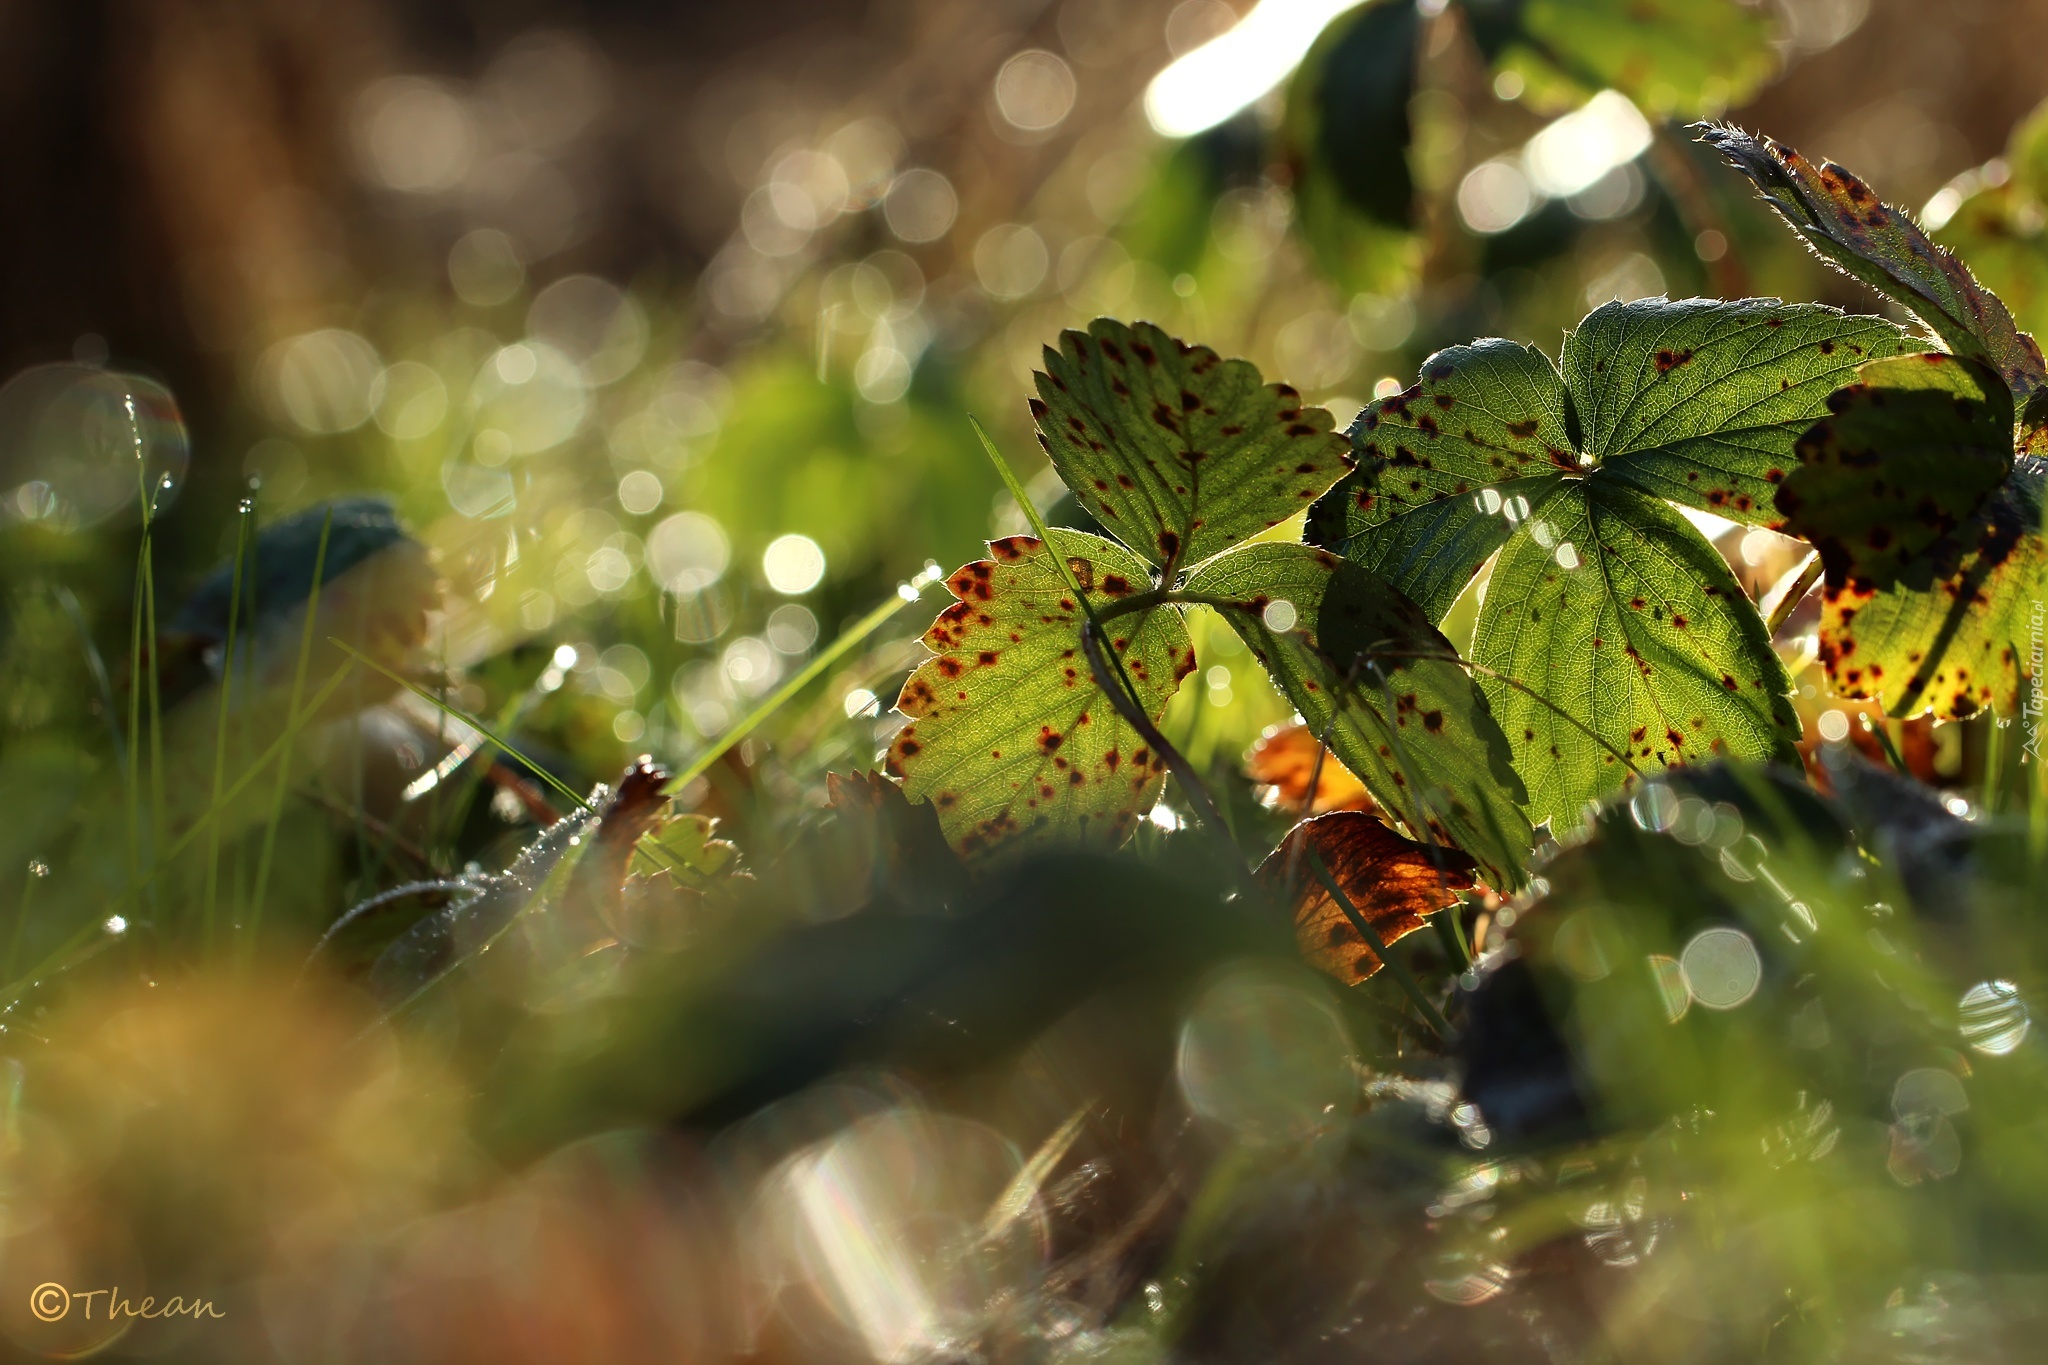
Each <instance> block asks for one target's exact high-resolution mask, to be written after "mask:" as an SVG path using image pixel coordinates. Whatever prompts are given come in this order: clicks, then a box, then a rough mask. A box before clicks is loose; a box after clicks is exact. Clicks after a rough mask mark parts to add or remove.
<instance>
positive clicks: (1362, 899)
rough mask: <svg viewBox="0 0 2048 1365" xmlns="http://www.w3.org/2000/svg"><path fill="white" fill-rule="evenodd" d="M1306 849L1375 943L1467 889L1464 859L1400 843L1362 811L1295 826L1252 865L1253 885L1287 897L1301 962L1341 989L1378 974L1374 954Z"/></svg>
mask: <svg viewBox="0 0 2048 1365" xmlns="http://www.w3.org/2000/svg"><path fill="white" fill-rule="evenodd" d="M1309 850H1313V851H1314V852H1315V853H1316V854H1317V856H1319V857H1320V858H1321V859H1322V861H1323V865H1324V866H1325V867H1327V868H1329V870H1330V876H1331V877H1332V878H1333V879H1334V880H1335V881H1336V883H1337V885H1339V886H1341V887H1343V888H1344V894H1345V895H1346V896H1348V897H1350V898H1351V904H1352V906H1353V908H1355V909H1356V910H1357V911H1358V913H1359V914H1360V915H1362V916H1364V917H1365V921H1366V923H1367V924H1370V925H1371V926H1372V928H1373V931H1374V932H1375V933H1377V934H1378V935H1379V937H1380V942H1382V943H1393V942H1395V941H1396V940H1398V939H1401V938H1404V937H1406V936H1407V935H1409V934H1412V933H1414V932H1415V931H1416V930H1417V929H1420V928H1421V927H1422V925H1423V921H1424V919H1425V918H1426V917H1427V916H1430V915H1433V914H1435V913H1436V912H1437V911H1439V910H1441V909H1443V908H1444V907H1445V906H1448V905H1451V904H1453V903H1454V902H1456V900H1457V899H1458V897H1457V893H1458V892H1460V891H1469V890H1470V889H1471V888H1472V870H1473V867H1474V864H1473V862H1472V860H1471V859H1470V858H1468V857H1466V856H1465V855H1464V854H1462V853H1459V852H1458V851H1457V850H1456V849H1449V848H1438V849H1431V848H1428V847H1426V846H1424V845H1422V844H1418V843H1416V842H1414V841H1413V840H1410V839H1404V838H1403V837H1401V836H1400V835H1399V834H1396V833H1395V832H1394V831H1393V830H1391V829H1388V828H1387V827H1386V826H1385V825H1383V824H1381V823H1380V822H1379V820H1378V819H1377V818H1376V817H1374V816H1372V815H1368V814H1366V813H1364V812H1362V811H1337V812H1334V813H1332V814H1329V815H1319V816H1317V817H1316V818H1314V819H1313V820H1304V821H1302V822H1301V823H1300V824H1298V825H1296V826H1295V827H1294V828H1293V829H1292V830H1291V831H1289V833H1288V835H1287V837H1286V838H1285V839H1283V840H1281V842H1280V847H1278V848H1276V849H1274V850H1273V852H1272V854H1271V855H1270V856H1269V857H1268V858H1267V859H1266V861H1265V862H1263V863H1261V864H1260V865H1259V873H1258V875H1259V880H1260V881H1261V882H1263V883H1264V884H1265V885H1266V886H1268V887H1269V888H1271V889H1272V890H1273V891H1274V892H1275V893H1276V894H1279V895H1283V896H1285V897H1286V900H1287V903H1288V905H1289V906H1290V907H1291V908H1292V910H1293V913H1294V940H1295V942H1296V943H1297V944H1298V945H1300V948H1301V953H1302V956H1303V957H1305V958H1307V959H1308V960H1309V962H1310V963H1311V964H1313V965H1314V966H1316V967H1318V968H1320V969H1321V970H1323V971H1325V972H1328V973H1329V974H1330V975H1331V976H1334V977H1336V978H1337V979H1338V980H1339V981H1342V982H1345V983H1346V984H1347V985H1356V984H1357V983H1358V982H1361V981H1363V980H1365V979H1366V978H1367V977H1369V976H1371V975H1372V974H1373V973H1374V972H1376V971H1378V970H1379V969H1380V959H1379V955H1378V954H1377V953H1375V952H1374V951H1373V950H1372V947H1371V945H1370V944H1368V943H1367V942H1366V941H1365V939H1364V937H1363V936H1362V935H1361V934H1360V933H1359V932H1358V930H1357V928H1356V927H1355V926H1353V924H1352V923H1351V920H1350V917H1349V916H1347V915H1346V914H1345V913H1344V910H1343V908H1342V907H1341V906H1339V905H1338V904H1337V898H1336V897H1334V896H1332V895H1331V894H1330V893H1329V890H1328V888H1327V887H1325V886H1324V885H1323V883H1322V881H1321V879H1320V878H1318V877H1317V876H1316V874H1315V871H1314V869H1313V868H1312V867H1311V866H1310V865H1309V861H1308V858H1307V857H1306V854H1307V852H1308V851H1309ZM1290 881H1291V883H1292V885H1291V888H1290V885H1289V883H1290Z"/></svg>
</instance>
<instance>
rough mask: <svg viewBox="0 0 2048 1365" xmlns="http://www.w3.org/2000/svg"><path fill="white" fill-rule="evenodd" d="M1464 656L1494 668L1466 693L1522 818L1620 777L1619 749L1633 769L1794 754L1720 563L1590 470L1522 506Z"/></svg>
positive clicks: (1774, 682)
mask: <svg viewBox="0 0 2048 1365" xmlns="http://www.w3.org/2000/svg"><path fill="white" fill-rule="evenodd" d="M1472 659H1473V662H1475V663H1478V664H1483V665H1485V667H1486V668H1487V669H1488V670H1491V671H1492V672H1493V673H1494V674H1498V675H1500V676H1487V675H1486V674H1482V675H1481V677H1480V686H1481V687H1482V688H1484V689H1485V692H1486V695H1487V697H1488V699H1489V700H1490V701H1491V702H1492V703H1493V709H1494V713H1495V714H1496V715H1498V716H1499V717H1500V720H1501V726H1502V728H1503V729H1505V730H1506V731H1507V734H1508V740H1509V743H1511V744H1512V745H1514V747H1515V757H1516V767H1517V768H1518V769H1519V770H1520V771H1521V774H1522V778H1523V781H1525V782H1526V783H1527V784H1528V789H1529V815H1530V817H1531V818H1532V819H1536V820H1546V819H1547V820H1549V821H1550V822H1551V826H1552V828H1554V829H1564V828H1566V827H1569V826H1572V825H1576V824H1578V823H1579V822H1580V821H1581V820H1582V819H1583V818H1584V816H1585V812H1586V808H1587V806H1588V804H1589V803H1591V802H1593V801H1596V800H1598V799H1599V798H1601V797H1603V796H1605V795H1607V794H1608V793H1610V792H1613V791H1615V790H1617V789H1618V788H1620V787H1621V786H1622V784H1623V783H1624V781H1625V780H1626V779H1627V775H1628V765H1627V764H1625V763H1623V762H1622V760H1621V758H1620V757H1618V755H1619V754H1626V755H1627V756H1628V762H1629V763H1632V764H1634V765H1635V766H1636V767H1637V768H1638V769H1641V770H1643V771H1653V770H1655V769H1658V768H1665V767H1672V766H1676V765H1678V764H1682V763H1691V762H1697V761H1700V760H1704V759H1706V758H1709V757H1737V758H1761V759H1787V760H1790V759H1792V758H1793V757H1794V750H1793V747H1792V746H1793V742H1794V741H1796V740H1797V739H1798V737H1799V719H1798V716H1797V715H1796V714H1795V713H1794V711H1793V709H1792V704H1791V702H1790V701H1789V700H1788V696H1787V694H1788V693H1790V691H1791V690H1792V682H1791V679H1790V678H1789V677H1788V676H1787V675H1786V672H1785V666H1784V665H1783V664H1782V663H1781V662H1779V659H1778V656H1777V654H1776V652H1775V651H1773V650H1772V648H1771V642H1770V639H1769V637H1768V635H1767V634H1766V632H1765V630H1764V623H1763V621H1762V620H1761V619H1760V618H1759V617H1758V616H1757V613H1756V609H1755V608H1754V607H1752V606H1751V605H1750V603H1749V599H1748V598H1747V597H1745V596H1744V595H1743V592H1742V588H1741V585H1740V584H1738V583H1737V582H1736V581H1735V575H1734V574H1733V573H1731V572H1730V571H1729V568H1728V565H1727V562H1726V561H1724V560H1723V559H1722V558H1721V556H1720V554H1719V553H1718V552H1717V551H1716V550H1715V549H1714V547H1713V546H1712V545H1709V544H1708V543H1707V541H1706V539H1705V538H1704V537H1702V536H1701V535H1700V533H1699V532H1698V531H1696V530H1694V529H1693V527H1692V524H1691V523H1690V522H1688V521H1687V520H1686V519H1685V518H1684V517H1682V516H1680V515H1679V514H1678V512H1677V511H1675V510H1674V509H1673V508H1672V507H1671V506H1670V505H1668V504H1667V503H1664V502H1663V501H1661V500H1659V499H1657V498H1653V497H1650V496H1649V495H1648V494H1645V493H1643V492H1642V491H1640V490H1639V489H1636V488H1634V487H1632V486H1630V485H1629V484H1628V483H1627V482H1626V481H1624V480H1622V479H1618V478H1616V477H1614V475H1613V473H1612V472H1611V471H1610V470H1607V469H1604V468H1603V469H1598V470H1596V471H1595V472H1594V473H1593V474H1592V475H1591V476H1590V477H1588V478H1586V479H1582V480H1574V481H1572V482H1570V483H1567V484H1564V485H1561V486H1560V487H1559V488H1557V489H1556V490H1555V491H1554V492H1553V493H1552V494H1551V496H1550V497H1548V498H1546V499H1544V500H1543V501H1542V502H1541V503H1538V504H1537V505H1536V506H1535V507H1533V508H1532V509H1531V511H1530V513H1529V517H1528V519H1527V521H1526V522H1525V523H1524V527H1523V533H1522V534H1519V535H1517V536H1516V537H1515V539H1514V540H1513V541H1511V542H1510V543H1509V545H1508V547H1507V549H1506V550H1505V551H1503V552H1502V554H1501V558H1500V562H1499V563H1498V564H1497V565H1495V566H1494V571H1493V578H1492V581H1491V582H1489V583H1488V585H1487V590H1486V607H1485V609H1484V610H1483V611H1482V612H1481V613H1480V616H1479V626H1478V631H1477V634H1476V635H1475V636H1474V639H1473V642H1472ZM1507 678H1512V679H1515V680H1517V681H1519V682H1521V683H1523V684H1525V685H1527V686H1528V687H1529V688H1530V689H1532V690H1533V691H1534V692H1535V693H1537V694H1538V696H1539V697H1541V698H1542V700H1539V699H1538V697H1532V696H1530V695H1529V694H1528V693H1525V692H1523V691H1521V690H1520V689H1518V688H1516V687H1514V686H1513V685H1512V684H1510V683H1509V682H1507V681H1504V679H1507ZM1560 711H1562V712H1563V713H1564V714H1560ZM1567 716H1569V717H1571V719H1566V717H1567ZM1573 721H1577V722H1578V723H1577V724H1574V723H1573ZM1581 726H1584V727H1587V729H1590V730H1591V731H1592V734H1588V733H1587V729H1582V728H1580V727H1581ZM1595 736H1597V737H1598V738H1595Z"/></svg>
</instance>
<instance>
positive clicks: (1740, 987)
mask: <svg viewBox="0 0 2048 1365" xmlns="http://www.w3.org/2000/svg"><path fill="white" fill-rule="evenodd" d="M1678 965H1679V968H1680V969H1681V970H1682V971H1683V972H1684V973H1685V984H1686V989H1687V990H1689V991H1691V992H1692V998H1693V999H1694V1000H1697V1001H1698V1002H1699V1003H1700V1004H1701V1005H1702V1006H1704V1007H1705V1008H1707V1009H1710V1010H1732V1009H1734V1008H1735V1007H1736V1006H1738V1005H1741V1004H1743V1003H1744V1002H1745V1001H1747V1000H1748V999H1749V998H1750V997H1751V996H1753V995H1755V994H1756V988H1757V987H1758V985H1760V984H1761V983H1762V982H1763V977H1764V963H1763V958H1762V957H1760V956H1759V955H1758V954H1757V950H1756V943H1755V942H1754V941H1753V940H1752V939H1751V938H1750V936H1749V935H1748V934H1745V933H1743V932H1742V931H1741V930H1740V929H1734V928H1730V927H1728V926H1726V925H1722V926H1719V927H1716V928H1713V929H1702V930H1700V932H1698V933H1697V934H1694V935H1693V936H1692V940H1691V941H1690V942H1688V943H1687V944H1686V945H1685V951H1684V952H1682V953H1680V954H1679V955H1678Z"/></svg>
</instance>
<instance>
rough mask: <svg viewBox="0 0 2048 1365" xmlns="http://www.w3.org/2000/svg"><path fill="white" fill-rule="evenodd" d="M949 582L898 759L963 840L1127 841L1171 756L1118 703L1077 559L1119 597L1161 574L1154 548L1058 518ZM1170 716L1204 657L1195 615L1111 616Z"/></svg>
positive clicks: (1112, 637) (994, 549) (1095, 581)
mask: <svg viewBox="0 0 2048 1365" xmlns="http://www.w3.org/2000/svg"><path fill="white" fill-rule="evenodd" d="M989 551H990V555H991V557H990V558H988V559H983V560H976V561H975V562H974V563H972V564H969V565H967V566H965V567H964V568H962V569H960V570H959V571H958V572H957V573H955V574H954V575H953V576H952V577H951V578H949V579H948V580H947V581H946V586H947V587H948V588H949V589H951V591H952V593H953V595H954V596H955V597H957V598H959V599H960V600H959V601H958V602H956V603H954V604H953V605H952V606H950V607H948V608H946V610H945V611H943V612H941V613H940V614H939V619H938V620H937V621H935V622H934V623H933V624H932V627H931V629H930V630H928V631H926V632H925V636H924V643H925V645H926V647H927V648H929V649H930V650H931V651H932V653H933V655H934V657H933V658H931V659H928V660H926V661H925V662H924V663H923V664H921V665H919V666H918V668H917V670H916V671H915V672H913V673H912V674H911V675H910V678H909V680H908V681H907V682H905V683H904V685H903V694H902V696H901V697H899V698H898V699H897V703H896V706H897V709H898V710H900V711H901V712H902V713H903V714H904V715H906V716H908V717H910V723H909V724H908V725H905V726H904V727H903V729H902V730H900V731H898V732H897V735H896V738H895V740H894V741H893V742H892V743H891V744H890V746H889V771H890V773H891V774H892V775H894V776H896V777H900V778H901V779H903V789H904V792H905V794H906V795H908V796H909V797H910V799H911V800H913V801H929V802H931V803H932V805H933V806H935V807H936V808H937V810H938V812H939V823H940V825H941V826H942V827H943V828H944V829H945V831H946V837H947V838H948V839H950V840H951V841H952V843H953V845H954V847H955V848H958V849H959V850H960V851H961V852H962V853H966V854H970V855H972V854H980V853H986V852H988V851H989V850H991V849H993V848H995V847H996V846H997V845H999V844H1006V843H1010V842H1013V841H1015V840H1019V839H1024V838H1039V839H1050V838H1060V837H1068V838H1071V837H1076V836H1082V837H1095V838H1101V839H1106V840H1110V841H1114V840H1117V839H1120V838H1121V837H1122V836H1123V835H1124V834H1125V833H1126V832H1127V831H1128V830H1129V829H1130V827H1131V823H1132V821H1133V820H1135V819H1136V817H1137V816H1138V814H1139V813H1140V812H1142V811H1144V810H1145V809H1147V808H1148V807H1150V806H1151V805H1152V803H1153V802H1154V801H1155V800H1156V799H1157V797H1158V794H1159V790H1160V786H1161V783H1162V781H1163V779H1164V775H1165V772H1166V765H1165V762H1164V760H1163V759H1161V758H1160V757H1159V755H1158V754H1156V753H1154V752H1152V750H1151V749H1150V748H1148V747H1147V745H1146V744H1145V742H1144V740H1143V739H1141V738H1140V737H1139V736H1138V734H1137V732H1136V731H1135V730H1133V729H1132V728H1131V727H1130V726H1129V725H1127V724H1126V723H1125V722H1124V721H1123V720H1122V719H1121V718H1120V717H1119V716H1118V715H1117V713H1116V710H1115V708H1114V707H1113V706H1112V705H1111V703H1110V699H1109V697H1108V696H1107V695H1105V694H1104V692H1103V690H1102V688H1101V687H1100V686H1098V684H1097V682H1096V679H1095V676H1094V674H1093V672H1092V671H1091V670H1090V668H1089V666H1088V660H1087V658H1086V657H1085V656H1084V654H1083V652H1082V642H1081V626H1082V623H1083V621H1084V620H1085V619H1086V618H1085V616H1084V614H1083V613H1082V610H1081V607H1080V604H1079V603H1078V602H1076V601H1075V600H1074V594H1073V589H1072V588H1070V587H1069V586H1068V585H1067V579H1066V577H1065V575H1063V574H1061V572H1060V570H1059V566H1058V565H1057V564H1056V563H1055V562H1054V561H1053V560H1052V559H1051V557H1050V556H1051V553H1052V552H1053V551H1057V552H1058V553H1060V554H1062V555H1064V556H1065V557H1066V559H1067V563H1068V566H1069V568H1070V569H1071V570H1072V571H1073V574H1074V576H1075V578H1077V579H1078V580H1079V581H1080V582H1081V583H1082V584H1084V585H1085V588H1086V591H1087V592H1088V595H1089V598H1090V600H1092V601H1095V602H1097V603H1102V604H1107V603H1110V602H1114V601H1117V600H1119V599H1121V598H1124V597H1128V596H1129V595H1130V594H1131V593H1133V592H1136V591H1141V590H1143V589H1145V588H1148V587H1149V586H1150V585H1151V577H1150V574H1149V571H1148V570H1147V569H1146V566H1145V565H1144V563H1143V562H1142V561H1140V560H1139V559H1137V558H1136V557H1135V556H1133V555H1132V554H1131V553H1130V552H1129V551H1127V550H1125V549H1123V548H1122V547H1121V546H1119V545H1116V544H1114V543H1112V542H1110V541H1107V540H1103V539H1102V538H1100V537H1098V536H1091V535H1086V534H1084V533H1082V532H1079V531H1057V530H1056V531H1054V532H1053V546H1052V551H1049V550H1048V549H1047V547H1046V546H1045V545H1044V544H1043V543H1042V542H1040V541H1038V540H1037V539H1035V538H1033V537H1030V536H1012V537H1010V538H1009V539H1007V540H998V541H995V542H994V543H992V544H991V545H990V546H989ZM1104 634H1105V635H1106V636H1107V637H1108V638H1107V641H1106V645H1107V646H1108V647H1112V648H1114V649H1115V651H1116V653H1117V655H1118V656H1120V657H1121V658H1122V660H1123V666H1124V669H1125V671H1126V672H1127V673H1128V674H1129V675H1130V679H1131V683H1132V685H1133V686H1134V687H1135V688H1136V689H1137V692H1138V697H1139V700H1140V702H1141V703H1142V704H1143V706H1144V708H1145V711H1146V713H1147V714H1148V715H1150V716H1151V717H1153V718H1154V719H1155V720H1156V719H1157V718H1158V717H1159V716H1160V715H1162V714H1163V713H1164V712H1165V710H1166V703H1167V702H1168V700H1169V699H1171V697H1172V696H1173V693H1174V690H1175V689H1176V688H1177V687H1178V686H1179V685H1180V680H1181V679H1182V678H1184V677H1186V676H1187V674H1188V672H1189V671H1190V670H1191V669H1193V668H1194V666H1195V651H1194V646H1193V645H1192V644H1190V643H1189V641H1188V635H1187V630H1186V628H1185V627H1184V626H1183V625H1182V624H1181V621H1180V617H1179V614H1178V613H1177V612H1176V611H1174V610H1173V609H1171V608H1159V609H1156V610H1153V611H1149V612H1145V613H1142V614H1138V615H1131V616H1124V617H1119V618H1116V619H1114V620H1112V621H1111V622H1109V623H1107V625H1106V627H1105V629H1104Z"/></svg>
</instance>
